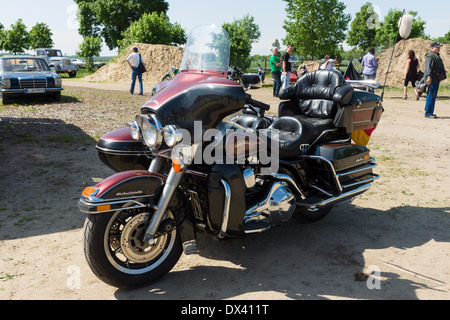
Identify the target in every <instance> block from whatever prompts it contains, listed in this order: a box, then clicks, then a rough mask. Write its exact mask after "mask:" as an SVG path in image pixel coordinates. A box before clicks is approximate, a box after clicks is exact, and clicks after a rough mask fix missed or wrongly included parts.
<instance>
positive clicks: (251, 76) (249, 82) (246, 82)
mask: <svg viewBox="0 0 450 320" xmlns="http://www.w3.org/2000/svg"><path fill="white" fill-rule="evenodd" d="M257 64H258V63H257ZM258 66H259V64H258ZM265 77H266V71H265V69H264V68H261V66H260V68H259V70H258V73H243V72H242V70H241V69H240V68H239V67H237V66H231V67H230V68H228V76H227V78H228V79H230V80H232V81H235V82H237V83H240V84H241V85H242V86H243V87H244V89H245V90H248V89H259V88H261V87H262V83H263V82H264V79H265Z"/></svg>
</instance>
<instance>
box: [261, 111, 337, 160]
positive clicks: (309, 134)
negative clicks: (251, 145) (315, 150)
mask: <svg viewBox="0 0 450 320" xmlns="http://www.w3.org/2000/svg"><path fill="white" fill-rule="evenodd" d="M333 127H334V126H333V120H332V119H318V118H308V117H305V116H301V115H300V116H291V117H281V118H278V119H277V120H275V121H274V122H273V123H272V125H271V126H270V127H269V129H268V130H264V131H263V133H264V134H265V135H266V136H267V138H268V139H271V140H276V142H277V143H278V146H279V149H278V152H279V155H280V157H283V158H296V157H299V156H300V155H301V154H302V153H303V152H304V151H306V150H308V148H309V146H310V145H311V144H312V143H313V142H314V141H316V139H317V138H318V137H319V136H320V135H321V134H322V132H323V131H325V130H328V129H332V128H333ZM273 129H277V130H278V133H279V134H278V136H276V135H275V131H274V130H273ZM271 140H268V141H267V143H268V146H269V148H270V146H271Z"/></svg>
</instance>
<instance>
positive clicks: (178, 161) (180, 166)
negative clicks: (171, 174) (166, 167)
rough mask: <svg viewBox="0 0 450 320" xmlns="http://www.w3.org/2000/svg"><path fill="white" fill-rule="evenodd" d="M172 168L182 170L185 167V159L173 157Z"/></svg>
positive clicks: (177, 170) (176, 170)
mask: <svg viewBox="0 0 450 320" xmlns="http://www.w3.org/2000/svg"><path fill="white" fill-rule="evenodd" d="M172 168H173V170H174V171H175V172H180V171H181V170H183V168H184V163H183V160H181V159H180V158H178V157H175V158H173V159H172Z"/></svg>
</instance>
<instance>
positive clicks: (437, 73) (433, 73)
mask: <svg viewBox="0 0 450 320" xmlns="http://www.w3.org/2000/svg"><path fill="white" fill-rule="evenodd" d="M430 47H431V50H430V52H428V54H427V55H426V59H425V72H424V78H425V79H426V83H427V85H428V93H427V100H426V103H425V118H431V119H436V118H437V117H436V115H435V114H434V106H435V103H436V97H437V93H438V90H439V82H441V81H443V80H445V79H446V78H447V73H446V71H445V68H444V63H443V62H442V59H441V56H440V55H439V53H440V51H441V47H442V45H441V44H440V43H439V42H433V43H431V46H430Z"/></svg>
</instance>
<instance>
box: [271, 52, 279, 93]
mask: <svg viewBox="0 0 450 320" xmlns="http://www.w3.org/2000/svg"><path fill="white" fill-rule="evenodd" d="M270 71H271V72H272V79H273V96H274V97H278V93H279V92H280V88H281V60H280V55H279V53H278V48H277V47H274V48H273V49H272V56H271V57H270Z"/></svg>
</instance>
